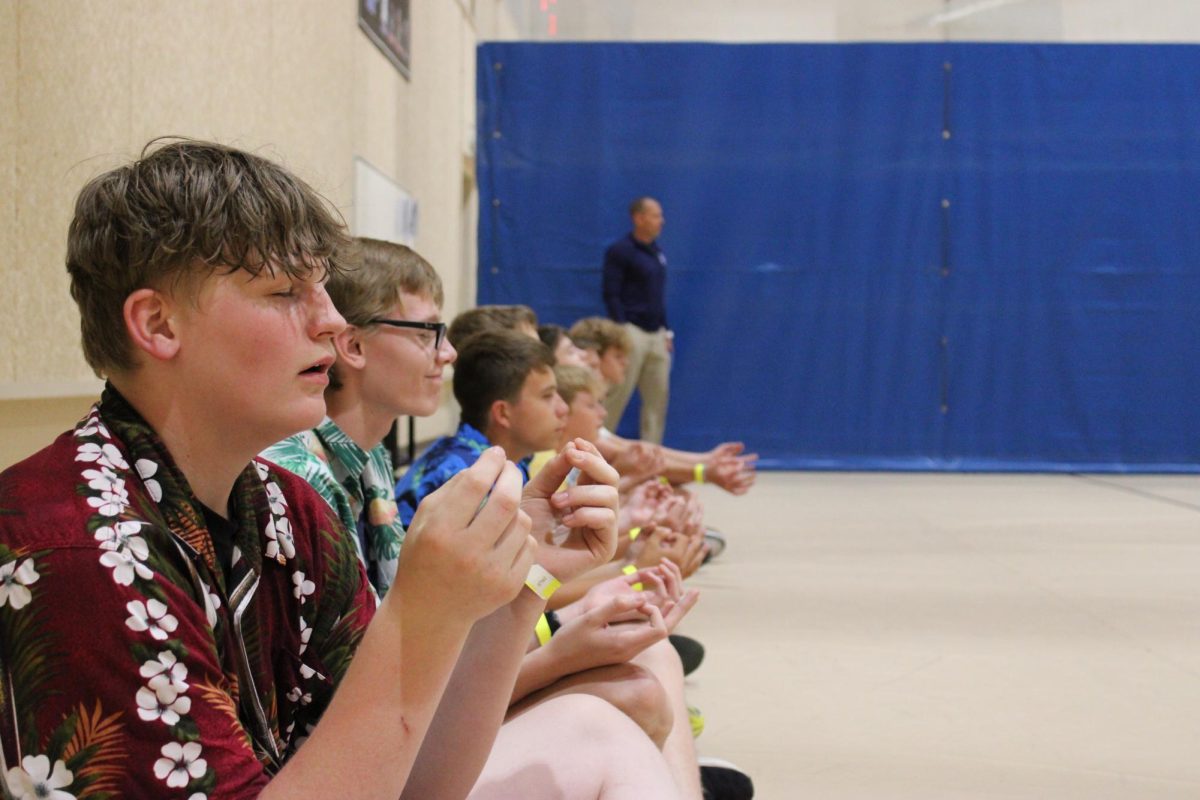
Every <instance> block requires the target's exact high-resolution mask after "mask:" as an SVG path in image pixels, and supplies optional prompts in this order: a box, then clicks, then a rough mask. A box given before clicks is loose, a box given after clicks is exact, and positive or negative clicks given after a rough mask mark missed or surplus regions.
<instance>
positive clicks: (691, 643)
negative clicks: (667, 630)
mask: <svg viewBox="0 0 1200 800" xmlns="http://www.w3.org/2000/svg"><path fill="white" fill-rule="evenodd" d="M670 640H671V646H672V647H674V648H675V652H676V653H679V660H680V661H682V662H683V674H684V675H691V674H692V673H693V672H695V671H696V667H698V666H700V662H702V661H704V645H702V644H700V643H699V642H697V641H696V640H695V639H693V638H691V637H690V636H679V635H678V634H674V633H672V634H671V636H670Z"/></svg>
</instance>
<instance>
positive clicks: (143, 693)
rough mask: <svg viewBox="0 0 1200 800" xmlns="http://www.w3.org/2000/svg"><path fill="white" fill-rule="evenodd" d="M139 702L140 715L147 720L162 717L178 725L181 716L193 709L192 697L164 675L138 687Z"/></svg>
mask: <svg viewBox="0 0 1200 800" xmlns="http://www.w3.org/2000/svg"><path fill="white" fill-rule="evenodd" d="M137 704H138V716H139V717H141V718H142V719H144V720H146V721H147V722H153V721H154V720H156V719H160V720H162V721H163V723H165V724H167V725H178V724H179V718H180V717H181V716H183V715H184V714H186V713H188V711H191V709H192V701H191V698H189V697H187V696H186V695H184V694H181V693H180V692H179V691H177V690H176V689H175V687H174V686H173V685H172V684H171V681H170V679H169V678H167V677H166V676H164V675H159V676H158V677H157V678H153V679H151V681H150V686H143V687H142V688H140V689H138V691H137Z"/></svg>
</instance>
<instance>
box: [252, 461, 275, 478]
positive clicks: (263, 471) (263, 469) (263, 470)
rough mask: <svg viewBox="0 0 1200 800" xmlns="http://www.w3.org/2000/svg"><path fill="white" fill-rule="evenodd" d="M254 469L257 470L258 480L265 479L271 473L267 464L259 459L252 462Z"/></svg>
mask: <svg viewBox="0 0 1200 800" xmlns="http://www.w3.org/2000/svg"><path fill="white" fill-rule="evenodd" d="M254 469H256V470H257V471H258V479H259V480H260V481H265V480H266V479H267V476H269V475H270V474H271V471H270V470H269V469H267V465H266V464H263V463H261V462H259V461H255V462H254Z"/></svg>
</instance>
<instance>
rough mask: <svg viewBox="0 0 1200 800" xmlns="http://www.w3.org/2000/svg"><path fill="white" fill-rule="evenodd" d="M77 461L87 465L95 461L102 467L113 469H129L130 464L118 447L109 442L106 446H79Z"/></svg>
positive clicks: (92, 444) (87, 444)
mask: <svg viewBox="0 0 1200 800" xmlns="http://www.w3.org/2000/svg"><path fill="white" fill-rule="evenodd" d="M75 460H76V461H83V462H85V463H91V462H93V461H94V462H95V463H97V464H99V465H100V466H102V467H109V468H111V469H129V464H128V463H126V461H125V458H124V456H122V455H121V451H120V450H118V449H117V447H116V445H113V444H108V443H107V442H106V443H105V444H96V443H95V442H84V443H83V444H81V445H79V452H78V453H76V455H75Z"/></svg>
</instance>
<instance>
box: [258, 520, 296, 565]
mask: <svg viewBox="0 0 1200 800" xmlns="http://www.w3.org/2000/svg"><path fill="white" fill-rule="evenodd" d="M263 534H264V535H265V536H266V537H267V546H266V548H265V549H264V550H263V553H264V555H266V557H267V558H275V559H278V558H279V554H280V553H282V554H283V557H284V558H285V559H288V558H295V557H296V541H295V539H293V538H292V523H291V522H289V521H288V518H287V517H280V518H278V519H275V518H274V517H272V518H271V519H270V520H268V521H267V527H266V528H265V529H264V530H263Z"/></svg>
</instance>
